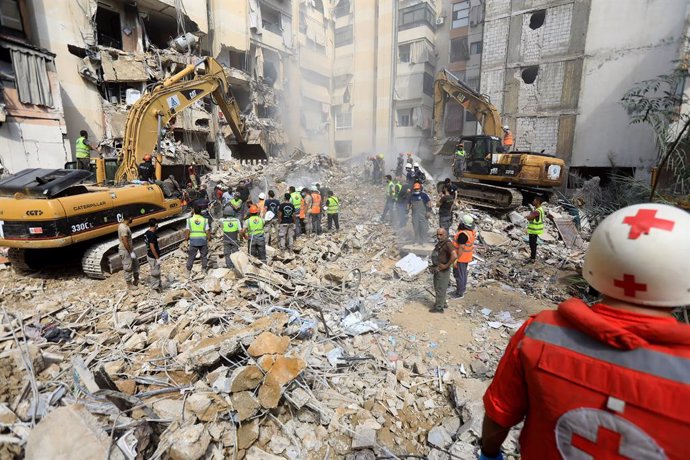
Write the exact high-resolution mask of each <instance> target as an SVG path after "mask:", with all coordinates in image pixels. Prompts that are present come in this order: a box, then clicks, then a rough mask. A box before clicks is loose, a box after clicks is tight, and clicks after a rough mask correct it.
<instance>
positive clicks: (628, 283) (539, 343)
mask: <svg viewBox="0 0 690 460" xmlns="http://www.w3.org/2000/svg"><path fill="white" fill-rule="evenodd" d="M689 234H690V214H688V213H686V212H684V211H683V210H681V209H678V208H675V207H673V206H668V205H662V204H638V205H633V206H628V207H625V208H622V209H620V210H618V211H616V212H614V213H613V214H611V215H610V216H608V217H607V218H605V219H604V220H603V221H602V222H601V223H600V224H599V226H598V227H597V228H596V230H595V231H594V233H593V234H592V238H591V241H590V244H589V247H588V248H587V252H586V253H585V260H584V266H583V269H582V274H583V276H584V278H585V280H586V281H587V283H588V284H589V285H590V286H591V287H592V288H593V289H595V290H596V291H598V292H599V293H601V294H602V299H601V301H600V302H599V303H596V304H594V305H592V306H589V305H587V304H585V303H584V302H583V301H582V300H580V299H575V298H573V299H569V300H566V301H565V302H563V303H561V304H560V305H559V306H558V308H557V309H556V310H551V309H547V310H544V311H542V312H541V313H539V314H537V315H535V316H532V317H531V318H529V319H528V320H527V321H526V322H525V323H524V324H523V325H522V327H521V328H520V329H519V330H518V331H517V332H516V333H515V335H513V337H512V338H511V339H510V342H509V343H508V346H507V348H506V350H505V353H504V355H503V357H502V358H501V361H500V362H499V364H498V368H497V370H496V374H495V376H494V379H493V382H492V383H491V385H490V386H489V388H488V389H487V391H486V393H485V394H484V398H483V399H484V407H485V409H486V415H485V417H484V424H483V427H482V437H481V449H482V458H484V459H492V458H494V459H500V458H502V454H501V445H502V443H503V441H504V440H505V439H506V437H507V435H508V432H509V430H510V428H511V427H512V426H515V425H517V424H518V423H520V422H521V421H523V420H524V426H523V428H522V433H521V434H520V453H521V455H522V458H524V459H532V458H538V459H542V458H568V459H575V458H577V459H579V458H596V459H621V460H622V459H628V458H630V459H633V458H634V459H642V458H644V459H684V458H687V457H688V439H690V410H689V409H690V378H689V377H688V376H690V326H688V325H687V324H684V323H682V322H679V321H678V320H677V319H676V318H675V317H674V316H673V310H674V309H675V308H677V307H679V306H682V305H689V304H690V277H688V273H689V272H690V238H688V235H689Z"/></svg>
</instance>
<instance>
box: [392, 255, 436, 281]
mask: <svg viewBox="0 0 690 460" xmlns="http://www.w3.org/2000/svg"><path fill="white" fill-rule="evenodd" d="M428 267H429V263H428V262H427V261H426V259H422V258H421V257H419V256H418V255H416V254H414V253H412V252H411V253H410V254H408V255H406V256H405V257H403V258H402V259H400V260H399V261H398V262H396V264H395V268H396V269H398V270H399V271H402V272H403V273H404V274H405V275H406V276H407V277H409V278H414V277H416V276H417V275H419V274H420V273H423V272H424V271H425V270H426V269H427V268H428Z"/></svg>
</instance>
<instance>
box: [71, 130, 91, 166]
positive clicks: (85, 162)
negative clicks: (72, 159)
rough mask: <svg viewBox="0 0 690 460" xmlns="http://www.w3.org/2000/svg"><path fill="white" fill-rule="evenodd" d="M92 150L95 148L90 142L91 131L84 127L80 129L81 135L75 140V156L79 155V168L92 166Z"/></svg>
mask: <svg viewBox="0 0 690 460" xmlns="http://www.w3.org/2000/svg"><path fill="white" fill-rule="evenodd" d="M91 150H94V148H93V146H92V145H91V144H90V143H89V133H87V132H86V131H85V130H83V129H82V130H81V131H79V137H78V138H77V140H76V141H75V142H74V152H75V156H76V157H77V168H79V169H90V168H91Z"/></svg>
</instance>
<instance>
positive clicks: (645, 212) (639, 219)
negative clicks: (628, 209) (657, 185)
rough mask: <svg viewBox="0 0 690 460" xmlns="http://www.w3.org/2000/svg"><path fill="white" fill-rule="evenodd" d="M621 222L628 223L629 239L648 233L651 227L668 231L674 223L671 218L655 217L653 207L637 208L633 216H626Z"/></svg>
mask: <svg viewBox="0 0 690 460" xmlns="http://www.w3.org/2000/svg"><path fill="white" fill-rule="evenodd" d="M623 223H624V224H628V225H630V233H629V234H628V238H629V239H631V240H636V239H637V238H639V237H640V235H643V234H644V235H649V231H650V230H651V229H653V228H658V229H661V230H666V231H667V232H670V231H671V230H673V226H674V225H675V222H674V221H672V220H667V219H657V218H656V210H655V209H638V210H637V214H635V215H634V216H626V217H625V218H624V219H623Z"/></svg>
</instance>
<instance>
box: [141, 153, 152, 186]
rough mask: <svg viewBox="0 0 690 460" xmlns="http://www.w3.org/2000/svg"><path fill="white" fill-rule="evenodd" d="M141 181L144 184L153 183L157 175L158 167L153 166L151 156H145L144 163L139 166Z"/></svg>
mask: <svg viewBox="0 0 690 460" xmlns="http://www.w3.org/2000/svg"><path fill="white" fill-rule="evenodd" d="M137 174H138V175H139V180H140V181H142V182H153V179H154V177H155V175H156V167H155V166H153V158H151V155H148V154H147V155H144V161H142V162H141V163H140V164H139V167H138V168H137Z"/></svg>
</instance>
